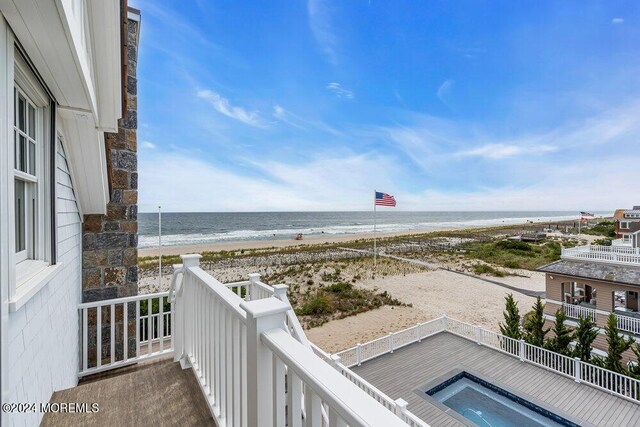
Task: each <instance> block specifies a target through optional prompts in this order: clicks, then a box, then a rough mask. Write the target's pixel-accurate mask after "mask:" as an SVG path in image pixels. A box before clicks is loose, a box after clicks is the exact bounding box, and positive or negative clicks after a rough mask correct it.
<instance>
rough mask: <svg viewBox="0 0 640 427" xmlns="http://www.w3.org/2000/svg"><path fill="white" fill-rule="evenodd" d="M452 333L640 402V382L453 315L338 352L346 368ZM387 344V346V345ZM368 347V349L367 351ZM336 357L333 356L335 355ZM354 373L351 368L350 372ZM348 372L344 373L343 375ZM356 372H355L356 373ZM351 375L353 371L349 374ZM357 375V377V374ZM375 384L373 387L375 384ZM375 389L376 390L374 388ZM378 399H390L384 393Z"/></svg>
mask: <svg viewBox="0 0 640 427" xmlns="http://www.w3.org/2000/svg"><path fill="white" fill-rule="evenodd" d="M445 331H446V332H449V333H452V334H454V335H457V336H460V337H462V338H465V339H468V340H471V341H474V342H477V343H478V345H482V346H486V347H491V348H492V349H494V350H497V351H500V352H502V353H505V354H508V355H510V356H513V357H517V358H519V359H520V360H521V361H522V362H527V363H531V364H533V365H537V366H540V367H542V368H544V369H547V370H550V371H553V372H555V373H557V374H560V375H563V376H566V377H570V378H573V379H574V380H575V381H576V382H580V383H585V384H588V385H590V386H592V387H596V388H599V389H601V390H605V391H607V392H609V393H612V394H614V395H617V396H620V397H623V398H625V399H628V400H631V401H633V402H636V403H637V402H638V401H640V381H639V380H637V379H635V378H631V377H628V376H626V375H621V374H618V373H616V372H613V371H609V370H607V369H604V368H600V367H598V366H595V365H592V364H589V363H585V362H582V361H581V360H580V359H579V358H571V357H568V356H564V355H562V354H559V353H555V352H553V351H550V350H547V349H544V348H541V347H537V346H534V345H531V344H528V343H526V342H525V341H524V340H515V339H513V338H509V337H506V336H504V335H501V334H498V333H496V332H493V331H489V330H486V329H483V328H481V327H480V326H475V325H471V324H468V323H465V322H461V321H459V320H455V319H452V318H450V317H446V316H442V317H439V318H437V319H434V320H431V321H429V322H426V323H421V324H418V325H416V326H413V327H411V328H408V329H405V330H404V331H400V332H396V333H393V334H389V335H388V336H385V337H382V338H378V339H376V340H373V341H370V342H368V343H365V344H358V345H356V346H355V347H352V348H349V349H347V350H344V351H341V352H339V353H336V355H335V356H337V357H339V358H340V359H341V360H342V361H343V363H344V365H345V368H348V367H351V366H355V365H359V364H361V363H363V362H365V361H367V360H370V359H373V358H375V357H378V356H381V355H383V354H387V353H392V352H393V351H394V350H397V349H398V348H400V347H402V346H405V345H407V344H410V343H414V342H419V341H421V340H422V339H424V338H426V337H428V336H430V335H434V334H437V333H440V332H445ZM412 334H414V336H415V338H414V339H413V340H412V341H411V342H406V340H402V341H400V342H398V343H397V344H396V342H395V341H394V339H393V337H395V336H398V335H402V336H405V337H406V336H411V335H412ZM385 343H386V345H384V344H385ZM363 349H364V350H363ZM335 356H332V357H335ZM349 372H351V371H349ZM343 375H344V374H343ZM352 375H355V374H352ZM347 377H348V378H351V374H350V375H348V376H347ZM356 377H357V376H356ZM357 378H358V380H354V383H355V384H356V385H359V384H360V381H363V380H362V379H360V378H359V377H357ZM371 387H372V386H371ZM371 390H374V391H371ZM367 392H368V393H370V394H371V393H380V392H379V391H376V389H371V388H370V389H369V390H368V391H367ZM383 396H384V397H382V396H378V398H377V400H380V399H383V400H384V399H385V398H386V399H388V400H389V401H392V400H391V399H390V398H389V397H387V396H385V395H383Z"/></svg>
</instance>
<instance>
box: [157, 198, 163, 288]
mask: <svg viewBox="0 0 640 427" xmlns="http://www.w3.org/2000/svg"><path fill="white" fill-rule="evenodd" d="M161 287H162V208H161V207H160V206H158V289H161Z"/></svg>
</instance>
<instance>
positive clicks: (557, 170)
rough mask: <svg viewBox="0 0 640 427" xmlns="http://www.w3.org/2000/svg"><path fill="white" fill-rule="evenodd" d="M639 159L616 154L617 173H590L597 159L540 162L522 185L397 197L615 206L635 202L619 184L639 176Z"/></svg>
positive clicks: (457, 204) (447, 203) (436, 202)
mask: <svg viewBox="0 0 640 427" xmlns="http://www.w3.org/2000/svg"><path fill="white" fill-rule="evenodd" d="M637 161H638V159H637V158H635V159H632V158H624V157H616V158H615V160H611V163H614V164H615V165H616V173H604V174H600V173H590V171H597V170H601V169H602V163H601V161H600V160H598V159H594V160H592V161H586V162H579V163H578V164H575V165H571V164H565V163H559V164H555V165H552V164H546V165H539V166H538V168H537V170H536V171H534V172H533V173H531V174H530V177H529V180H528V184H527V185H524V186H523V185H510V184H506V185H501V186H491V187H485V188H481V189H478V190H472V191H442V190H427V191H423V192H420V193H414V194H410V193H409V194H407V193H400V194H399V195H398V196H397V197H396V198H397V199H398V201H399V202H400V201H402V203H403V207H404V208H406V209H407V210H435V211H438V210H444V211H447V210H461V211H474V210H475V211H478V210H480V211H486V210H496V211H500V210H504V211H518V210H541V211H542V210H567V211H576V212H577V210H595V211H599V210H609V209H610V210H613V209H615V208H618V207H621V206H628V205H629V204H630V203H631V202H632V201H631V200H630V199H629V192H628V191H627V190H626V189H624V188H620V182H631V181H632V180H634V179H635V175H636V173H637V172H636V170H637ZM608 163H609V162H608ZM612 213H613V212H612ZM532 219H534V218H532Z"/></svg>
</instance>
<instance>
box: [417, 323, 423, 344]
mask: <svg viewBox="0 0 640 427" xmlns="http://www.w3.org/2000/svg"><path fill="white" fill-rule="evenodd" d="M420 325H421V324H420V323H416V331H417V332H418V342H422V332H421V331H420Z"/></svg>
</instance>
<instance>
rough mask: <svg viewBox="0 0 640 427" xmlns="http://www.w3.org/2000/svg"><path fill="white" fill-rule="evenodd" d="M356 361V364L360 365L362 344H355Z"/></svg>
mask: <svg viewBox="0 0 640 427" xmlns="http://www.w3.org/2000/svg"><path fill="white" fill-rule="evenodd" d="M356 363H357V364H358V366H360V365H362V344H360V343H357V344H356Z"/></svg>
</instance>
